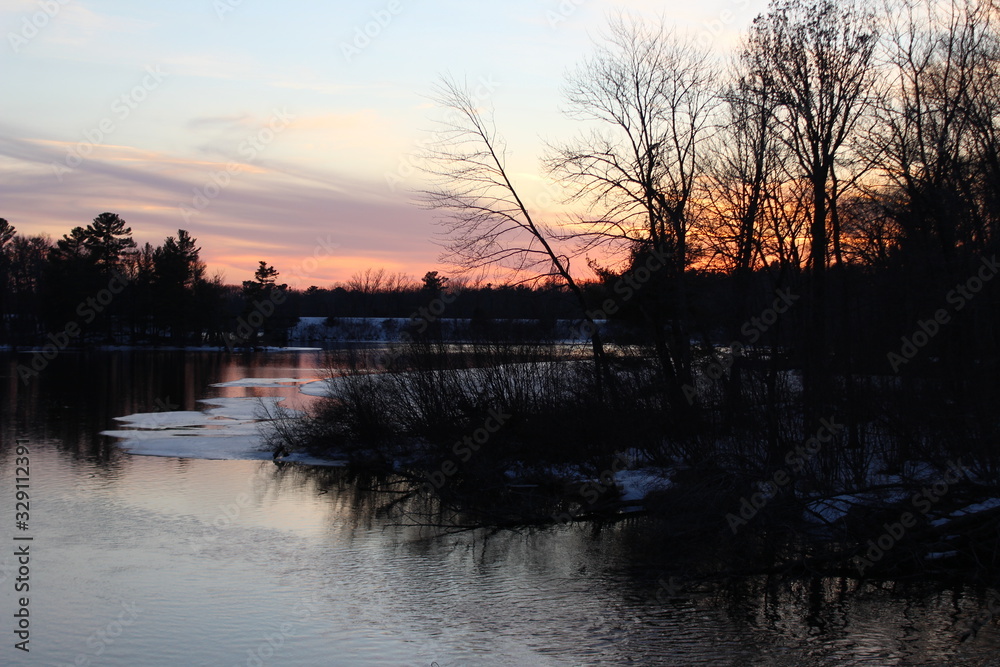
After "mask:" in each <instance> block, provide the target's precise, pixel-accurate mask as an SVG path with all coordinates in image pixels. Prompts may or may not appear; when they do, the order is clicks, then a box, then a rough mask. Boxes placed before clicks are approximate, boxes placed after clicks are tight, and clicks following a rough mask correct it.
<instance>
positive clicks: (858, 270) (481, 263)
mask: <svg viewBox="0 0 1000 667" xmlns="http://www.w3.org/2000/svg"><path fill="white" fill-rule="evenodd" d="M998 9H1000V8H998V7H997V5H996V3H995V2H988V1H978V0H884V1H882V2H875V1H873V2H864V1H863V0H837V1H833V0H772V2H771V3H770V4H769V5H768V7H767V9H766V11H764V12H763V13H761V14H760V15H759V16H757V18H756V19H754V21H753V22H752V24H751V25H750V26H749V28H748V29H747V30H746V31H745V33H744V35H743V38H742V41H741V43H740V45H739V46H738V48H736V49H735V50H734V52H733V53H731V54H730V57H729V58H728V60H727V61H726V62H725V63H721V62H720V60H719V59H718V58H717V57H716V55H715V54H713V53H711V52H710V51H708V50H707V49H706V48H703V47H702V46H701V45H699V44H698V43H697V41H696V40H694V39H691V38H690V37H688V36H685V35H683V34H681V33H679V32H678V31H676V30H674V29H672V28H671V27H669V26H667V25H666V24H665V23H664V22H663V21H662V20H661V21H659V22H655V21H654V22H650V21H645V20H643V19H642V18H640V17H636V16H633V15H628V14H620V15H618V16H616V17H613V18H612V20H611V21H610V24H609V27H608V29H607V31H606V34H605V35H604V37H603V38H602V39H601V40H599V41H598V42H597V43H596V45H595V49H594V52H593V54H592V55H591V56H590V57H588V58H587V59H586V60H584V61H583V62H582V63H581V64H580V65H579V66H578V67H577V68H576V69H575V70H573V71H572V72H571V73H570V74H569V75H568V76H567V80H566V82H565V85H564V90H565V97H566V109H567V112H568V116H569V118H570V119H571V120H572V121H574V122H576V123H578V124H579V125H580V127H581V130H580V132H579V133H578V135H577V136H576V137H575V138H571V139H568V140H565V141H557V142H553V143H551V144H549V146H548V148H547V149H546V153H545V155H544V156H543V160H542V162H543V166H544V167H545V170H546V172H547V174H548V176H549V177H550V179H551V180H552V181H553V183H555V184H556V186H557V187H560V188H563V189H564V191H565V192H566V195H567V197H566V201H567V203H572V204H576V205H577V209H576V210H583V211H584V212H583V213H582V214H578V215H573V216H572V217H571V219H570V220H569V221H568V222H561V223H551V224H545V222H544V221H543V220H542V219H541V216H540V214H539V212H538V211H537V210H536V207H533V206H532V198H531V197H530V196H529V194H528V193H527V192H526V191H524V190H523V189H520V188H519V185H518V184H517V179H516V178H515V174H513V173H512V172H511V171H510V170H509V169H508V167H507V165H506V159H505V153H504V141H503V138H502V136H501V134H500V131H499V130H498V129H497V128H498V127H501V126H502V124H501V123H498V122H497V121H496V120H495V118H494V117H493V114H492V112H490V111H487V110H484V109H483V105H482V104H480V103H478V102H477V101H476V100H474V99H473V97H472V95H471V94H470V93H469V91H468V90H467V89H466V88H465V86H464V85H462V84H461V83H459V82H456V81H455V80H452V79H445V80H443V81H442V83H441V84H440V85H439V88H438V90H437V95H436V97H437V100H438V102H439V103H440V105H441V106H442V107H443V108H444V109H446V110H447V113H446V114H445V115H444V116H443V118H442V119H441V121H440V122H441V127H440V131H439V133H438V141H437V142H435V143H433V144H432V147H431V148H430V149H429V150H428V152H427V155H426V156H425V157H426V158H427V160H426V163H427V164H428V165H430V166H429V167H428V169H427V171H428V173H429V174H430V176H431V177H433V178H434V179H435V182H434V184H433V185H432V186H431V187H429V188H428V189H427V191H426V192H425V193H424V200H425V202H426V203H427V204H428V205H429V206H430V207H432V208H434V209H436V210H438V211H439V212H440V214H441V221H442V224H443V225H444V226H445V230H446V232H447V234H448V238H449V246H448V249H449V252H450V257H451V258H452V260H453V261H454V262H456V263H458V264H461V265H463V266H465V267H467V268H469V269H476V270H491V269H495V270H511V269H514V270H518V271H520V272H522V274H528V275H529V276H533V277H534V278H536V279H541V280H556V281H558V282H560V283H561V284H562V285H564V287H565V289H566V290H567V291H568V292H569V293H571V294H574V295H576V300H577V305H578V309H577V312H578V317H580V318H582V319H583V320H585V321H586V322H587V324H588V329H589V330H590V331H591V332H592V340H593V358H594V362H595V375H596V378H595V382H596V391H597V392H598V394H600V393H601V392H602V388H601V384H602V382H605V380H604V379H602V378H607V377H608V375H609V368H610V362H609V360H608V359H607V354H606V353H605V349H604V347H605V342H606V341H605V340H604V339H603V334H602V330H601V327H598V326H593V325H594V322H593V320H595V319H597V317H598V316H600V315H601V314H603V313H606V312H609V311H628V312H630V313H632V314H633V315H635V316H636V317H638V318H639V320H641V322H642V323H643V331H644V336H643V339H644V340H645V341H646V343H647V344H648V349H649V351H650V354H651V358H652V359H654V360H655V363H656V365H657V367H658V382H657V385H656V391H657V392H658V394H659V395H660V396H662V397H663V400H664V413H665V415H666V417H667V421H668V423H669V424H670V425H671V426H670V429H669V430H670V432H671V434H672V435H673V436H678V437H683V434H684V433H687V434H688V436H689V437H691V438H694V439H697V438H699V437H703V436H704V433H705V432H704V431H703V430H701V429H702V427H703V425H704V423H703V421H702V419H703V418H704V417H705V416H706V415H707V414H712V415H714V417H713V420H715V421H716V422H718V423H722V422H727V423H730V424H744V425H745V424H746V423H748V422H749V423H753V422H755V421H759V422H761V431H760V434H761V436H762V439H763V441H765V442H768V443H770V444H769V447H770V448H771V451H770V454H766V455H767V456H771V457H774V458H779V457H780V455H781V453H782V452H783V451H785V450H786V449H787V442H788V441H789V438H801V437H803V436H807V435H808V434H809V433H812V432H815V431H816V429H817V428H818V427H819V425H820V423H821V420H822V419H823V418H828V417H829V416H830V414H831V411H837V412H838V414H842V416H843V417H844V418H845V419H847V420H848V421H849V422H850V423H851V426H850V427H849V428H848V429H847V430H846V432H845V434H844V436H843V437H844V438H845V439H846V440H847V441H849V442H850V443H852V445H854V446H858V445H859V444H863V443H864V442H865V441H867V440H870V439H871V438H873V437H875V436H874V435H873V434H874V432H875V431H880V432H881V433H880V435H879V437H881V436H882V435H885V430H887V429H888V430H891V431H894V432H895V433H896V435H899V434H906V437H907V438H908V439H909V441H910V445H914V446H917V445H916V444H915V443H923V442H924V440H925V438H924V436H923V435H921V436H919V437H918V436H917V435H916V434H917V432H918V430H919V429H917V428H915V427H913V424H914V423H916V421H914V419H916V420H917V421H919V422H926V419H925V418H924V415H923V414H920V412H921V411H922V410H936V411H939V412H942V411H943V412H945V413H947V414H948V417H946V418H942V421H941V423H938V424H937V425H936V428H940V429H941V431H940V432H942V433H947V431H948V429H947V428H945V427H944V423H945V422H947V423H948V424H949V426H950V427H952V428H954V429H955V431H954V432H952V433H949V434H948V435H947V438H948V439H949V440H962V439H963V438H967V439H971V440H975V441H977V442H978V443H979V445H980V449H979V451H980V453H982V452H984V451H992V447H990V446H989V444H988V442H987V441H988V437H987V436H985V433H987V432H994V431H995V427H996V422H995V420H994V419H992V418H991V417H989V416H988V409H987V407H986V406H987V404H988V403H989V402H990V401H993V400H995V399H996V398H997V383H996V382H995V381H994V378H993V375H992V373H993V371H992V370H988V369H992V368H994V367H995V364H996V360H997V358H998V352H1000V350H998V348H997V337H996V336H995V331H996V330H997V326H998V325H1000V310H998V309H997V307H996V302H997V294H998V291H997V286H996V283H995V282H991V280H992V278H993V277H994V276H995V274H996V271H997V267H996V265H995V253H996V252H997V249H998V245H1000V243H998V242H1000V236H998V231H1000V228H998V222H1000V116H998V115H997V111H996V110H997V109H998V108H1000V67H998V65H1000V32H998V29H997V28H998V20H1000V13H998ZM597 249H600V250H601V251H602V253H603V255H602V257H603V258H604V259H602V260H601V262H595V261H594V260H593V259H591V260H589V261H590V264H591V266H592V267H593V268H594V269H595V271H597V273H598V275H599V276H600V277H601V281H602V283H603V285H604V292H605V294H604V295H603V300H596V301H595V299H594V298H593V296H594V294H593V291H592V290H591V291H589V292H588V290H587V289H585V286H584V285H581V284H580V283H579V281H578V279H577V276H576V275H575V274H574V272H572V271H570V262H571V260H573V259H577V261H579V259H578V258H580V257H581V256H587V255H588V254H591V253H592V252H593V251H596V250H597ZM654 265H655V266H657V267H658V268H656V269H655V270H654V269H651V268H650V267H651V266H654ZM640 276H643V277H644V280H642V281H638V278H639V277H640ZM625 277H628V278H631V279H632V280H633V282H636V283H639V282H641V289H632V288H630V289H629V290H626V289H625V288H624V287H623V285H622V282H621V281H622V279H623V278H625ZM626 294H627V295H628V296H627V298H626ZM779 294H787V295H793V296H794V297H795V301H794V305H793V306H791V307H789V308H787V309H786V310H787V312H783V313H782V314H781V315H780V317H774V318H773V319H771V317H772V315H775V313H774V312H772V308H771V307H772V305H773V303H775V299H776V295H779ZM764 315H766V316H767V317H768V318H769V321H768V322H767V325H766V326H763V327H761V326H758V325H757V324H753V323H754V322H755V321H756V322H758V323H759V322H760V318H761V317H762V316H764ZM748 329H749V330H750V331H751V332H756V333H755V336H754V339H753V341H752V343H756V345H753V344H751V341H749V340H747V336H746V332H747V330H748ZM720 343H722V344H727V345H726V346H725V347H720V346H719V344H720ZM719 369H721V370H719ZM761 369H769V370H767V371H766V372H762V374H760V375H758V376H755V375H754V373H757V372H758V371H761ZM708 371H711V377H706V373H707V372H708ZM788 371H792V373H793V375H794V378H791V379H790V376H789V375H788ZM897 376H898V377H897ZM754 377H757V379H758V380H759V384H755V381H752V380H753V378H754ZM887 378H895V379H894V380H891V381H890V380H888V379H887ZM876 380H877V382H878V383H880V384H878V386H877V389H876V388H875V387H873V385H872V383H873V382H876ZM607 381H610V379H608V380H607ZM706 381H707V382H706ZM798 383H800V385H801V387H800V388H801V392H800V393H795V392H792V393H793V395H794V401H792V402H788V401H785V398H787V397H788V396H787V395H786V394H785V393H783V392H784V391H787V390H788V387H789V385H797V384H798ZM783 386H784V389H783ZM890 386H891V387H893V388H894V390H897V389H898V390H900V391H901V392H902V393H900V394H899V395H898V396H897V400H898V397H899V396H906V397H907V398H906V400H905V401H903V402H906V403H908V408H909V409H912V414H907V416H906V418H904V417H903V415H902V414H901V413H897V414H896V417H892V418H890V417H889V416H887V415H888V414H889V413H886V414H885V415H883V416H882V417H881V418H877V417H876V412H874V411H873V405H874V404H875V403H873V402H870V401H869V399H870V397H871V394H872V392H874V391H878V392H882V391H885V390H887V389H888V388H889V387H890ZM696 388H697V389H696ZM917 397H919V399H917ZM883 398H884V396H883ZM918 405H919V406H920V407H919V408H918V407H917V406H918ZM897 407H902V406H901V405H897ZM889 412H892V411H889ZM924 414H926V413H924ZM879 422H880V423H879ZM890 422H891V423H890ZM779 423H785V424H787V423H793V424H794V429H792V431H794V433H795V434H794V435H793V433H792V432H791V431H789V430H787V429H786V428H784V427H781V426H779ZM973 423H974V424H976V426H974V427H973V426H971V424H973ZM908 446H909V445H908ZM990 456H991V458H992V459H993V460H994V462H995V457H994V456H993V455H992V454H991V455H990Z"/></svg>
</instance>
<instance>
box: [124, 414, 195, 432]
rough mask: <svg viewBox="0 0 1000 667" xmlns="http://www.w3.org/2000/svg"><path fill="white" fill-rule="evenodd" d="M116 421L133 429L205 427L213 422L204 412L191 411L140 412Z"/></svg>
mask: <svg viewBox="0 0 1000 667" xmlns="http://www.w3.org/2000/svg"><path fill="white" fill-rule="evenodd" d="M115 421H119V422H124V423H125V424H126V425H127V426H129V427H131V428H143V429H165V428H178V427H182V426H204V425H206V424H209V423H211V422H212V421H213V419H212V417H211V416H210V415H206V414H205V413H204V412H194V411H191V410H186V411H178V412H140V413H137V414H134V415H125V416H124V417H115Z"/></svg>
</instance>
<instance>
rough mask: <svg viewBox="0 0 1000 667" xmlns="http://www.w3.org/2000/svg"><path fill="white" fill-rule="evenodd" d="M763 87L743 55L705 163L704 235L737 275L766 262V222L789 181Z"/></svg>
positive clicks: (772, 108)
mask: <svg viewBox="0 0 1000 667" xmlns="http://www.w3.org/2000/svg"><path fill="white" fill-rule="evenodd" d="M765 83H766V82H765V81H764V80H763V78H762V77H760V76H759V75H758V74H757V73H755V72H753V71H752V70H750V69H749V68H748V67H747V58H746V54H744V57H742V58H740V59H739V60H738V61H737V64H736V66H735V68H734V72H733V83H731V84H730V85H729V86H727V87H726V90H725V91H724V92H723V94H722V98H723V107H722V113H721V118H720V127H719V131H718V132H717V133H716V134H715V136H714V137H713V139H712V145H711V152H710V156H711V159H710V160H709V161H707V162H706V171H705V176H706V179H707V180H708V187H707V188H706V192H705V195H706V196H705V203H704V205H703V206H704V209H705V214H706V218H707V220H706V224H707V225H708V226H709V227H710V229H709V233H708V234H707V235H706V236H707V237H708V239H709V240H708V243H710V244H711V245H712V246H713V251H714V254H715V255H716V256H721V257H722V258H723V268H724V269H726V270H729V271H733V272H734V273H735V274H736V275H737V276H740V275H742V274H746V273H748V272H749V271H750V270H751V269H753V268H754V267H755V266H760V265H761V264H765V263H766V261H767V258H766V257H765V256H764V255H763V251H762V246H763V236H764V234H765V233H766V232H767V231H768V230H767V229H766V226H765V223H764V218H765V215H766V214H767V213H768V211H769V207H768V203H769V201H770V200H774V199H775V198H777V197H779V195H780V189H781V188H780V186H781V183H782V182H783V181H785V180H787V167H788V164H787V162H788V151H787V149H786V147H785V146H784V145H783V144H782V142H781V139H780V137H779V135H778V123H777V115H776V112H777V104H776V102H775V100H774V98H773V95H771V93H770V91H769V90H768V89H767V88H766V86H765Z"/></svg>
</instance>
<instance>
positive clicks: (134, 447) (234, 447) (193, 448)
mask: <svg viewBox="0 0 1000 667" xmlns="http://www.w3.org/2000/svg"><path fill="white" fill-rule="evenodd" d="M119 437H120V436H119ZM263 445H264V443H263V441H262V440H261V438H260V436H259V435H257V434H256V433H253V434H243V435H240V436H234V435H194V434H192V433H191V432H187V433H184V434H182V435H159V434H158V435H157V437H153V438H150V437H145V438H134V437H127V438H125V439H124V440H122V441H121V442H119V443H118V446H119V447H121V448H122V449H124V450H125V451H127V452H130V453H132V454H141V455H143V456H167V457H171V458H175V457H176V458H192V459H215V460H230V459H242V460H267V459H270V458H271V452H268V451H265V450H264V448H263Z"/></svg>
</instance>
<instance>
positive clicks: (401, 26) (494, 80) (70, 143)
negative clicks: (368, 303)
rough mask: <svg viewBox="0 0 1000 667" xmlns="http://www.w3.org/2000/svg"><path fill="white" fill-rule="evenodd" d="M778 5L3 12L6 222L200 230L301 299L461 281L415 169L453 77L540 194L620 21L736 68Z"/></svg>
mask: <svg viewBox="0 0 1000 667" xmlns="http://www.w3.org/2000/svg"><path fill="white" fill-rule="evenodd" d="M765 5H766V3H765V2H762V1H759V0H758V1H754V0H704V1H703V2H698V3H691V2H679V3H674V2H649V1H646V0H630V1H628V2H614V3H613V2H606V1H603V0H562V2H560V1H559V0H513V1H509V2H506V3H502V4H500V3H496V4H493V3H478V2H457V1H450V0H447V1H441V0H437V1H433V2H432V1H431V0H422V1H418V0H390V1H383V0H376V1H373V2H367V1H365V2H350V3H348V2H338V1H334V2H312V1H302V2H294V3H282V4H279V3H276V2H265V1H264V0H175V1H172V2H160V1H157V2H145V1H144V2H124V1H121V0H62V1H61V2H60V0H3V2H2V3H0V34H2V35H3V36H4V43H3V44H2V45H0V84H2V90H3V91H4V92H3V94H2V96H0V217H4V218H7V219H8V220H9V221H10V222H11V223H12V224H14V225H15V226H16V227H17V228H18V230H19V231H21V232H22V233H29V234H34V233H43V232H44V233H48V234H50V235H51V236H53V237H56V238H57V237H59V236H61V235H62V234H64V233H66V232H68V231H69V229H70V228H72V227H73V226H76V225H85V224H87V223H88V222H90V220H91V219H92V218H94V217H95V216H96V215H98V214H99V213H101V212H103V211H113V212H115V213H118V214H120V215H121V216H122V217H124V218H125V219H126V220H127V221H128V222H129V224H130V225H131V226H132V228H133V231H134V234H135V236H136V238H137V239H138V240H139V241H140V242H146V241H149V242H151V243H154V244H156V243H160V242H162V240H163V238H164V237H165V236H166V235H168V234H174V233H175V232H176V230H177V229H178V228H184V229H187V230H189V231H190V232H191V233H192V234H193V235H194V236H195V237H197V238H198V239H199V243H200V245H201V246H202V248H203V251H202V255H203V257H204V258H205V259H206V260H207V261H208V264H209V271H210V273H211V272H214V271H221V272H223V274H224V276H225V279H226V281H227V282H238V281H240V280H243V279H246V278H248V277H249V276H250V275H251V274H252V272H253V270H254V268H255V266H256V263H257V260H259V259H264V260H267V261H268V262H269V263H272V264H274V265H275V266H276V267H277V268H278V270H279V271H282V272H283V273H284V274H285V277H286V279H289V282H291V283H292V284H294V285H296V286H299V287H306V286H308V285H311V284H317V285H328V284H329V283H331V282H332V281H334V280H343V279H346V278H347V277H348V276H350V275H351V274H352V273H353V272H355V271H357V270H359V269H363V268H366V267H368V266H379V267H385V268H387V269H389V270H392V271H406V272H408V273H411V274H415V275H419V274H422V273H423V272H424V271H426V270H429V269H432V268H446V267H441V266H440V265H439V263H438V255H439V252H440V249H439V248H438V246H436V245H434V243H433V241H432V237H433V235H434V234H435V233H436V232H437V230H436V228H435V225H434V222H433V218H434V216H433V213H432V212H429V211H426V210H423V209H421V208H419V207H417V206H415V205H414V201H413V197H412V195H411V194H410V192H411V191H412V190H413V189H414V188H417V187H419V184H420V180H419V178H420V177H419V174H418V173H417V172H415V171H413V170H411V169H410V168H409V165H410V164H412V159H413V158H412V156H413V154H414V152H415V151H416V150H417V148H418V146H419V143H420V142H421V141H422V140H425V139H426V137H427V133H428V131H429V130H430V129H432V127H433V123H432V122H431V119H432V117H433V108H432V104H431V103H430V101H429V99H428V94H429V93H430V91H431V89H432V87H433V84H434V82H435V81H436V80H437V79H439V78H440V76H441V75H443V74H450V75H452V76H454V77H456V78H459V79H463V78H464V79H466V80H468V81H469V82H472V83H474V84H475V85H477V86H479V85H481V86H483V90H489V91H490V93H489V95H488V96H487V97H486V99H485V100H484V102H485V104H486V105H488V106H492V107H493V108H494V110H495V113H496V118H497V123H498V127H499V129H500V131H501V133H502V134H503V135H504V137H505V139H506V140H507V143H508V149H509V155H508V158H509V163H508V164H509V166H510V167H511V169H512V171H513V172H514V173H515V174H516V175H517V177H518V181H519V184H520V186H521V187H522V188H524V189H525V190H527V191H529V193H530V192H536V193H540V192H542V191H543V187H544V185H545V181H544V174H543V173H542V171H541V170H540V167H539V159H540V157H541V156H542V153H543V151H544V141H546V140H554V139H559V138H568V137H570V136H572V135H573V134H574V132H575V130H576V128H574V124H573V122H572V121H569V120H567V119H566V118H565V117H564V116H562V115H561V114H560V104H561V95H560V86H561V84H562V81H563V78H564V75H565V73H566V72H567V70H569V69H570V68H572V67H573V66H574V65H575V64H576V63H579V62H580V61H581V60H582V59H583V58H585V57H586V56H587V55H588V54H589V53H590V52H591V51H592V48H593V40H594V39H595V38H598V37H599V35H600V32H601V30H602V28H603V26H604V24H605V23H606V19H607V17H608V15H609V13H610V12H613V11H616V10H618V9H626V10H631V11H636V12H639V13H640V14H642V15H645V16H648V17H656V16H659V15H660V14H663V15H664V16H665V17H666V19H667V21H668V22H671V23H675V24H676V25H677V26H678V28H679V29H681V30H685V31H690V32H691V33H693V34H694V35H695V36H696V37H699V38H700V39H702V40H705V41H710V42H711V43H712V45H713V46H715V47H717V48H718V49H719V51H720V53H723V52H725V51H726V50H727V49H728V48H730V47H731V45H732V44H733V43H734V42H735V40H736V39H737V38H738V34H739V33H740V31H742V30H743V29H744V27H745V26H747V25H748V24H749V22H750V21H751V20H752V18H753V17H754V16H755V15H756V14H757V13H759V12H761V11H763V9H764V8H765ZM366 29H367V33H368V34H367V35H365V36H364V37H358V32H359V31H361V32H362V34H363V33H364V31H366ZM369 35H370V36H369ZM366 38H367V40H368V41H367V42H366V41H365V39H366Z"/></svg>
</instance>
